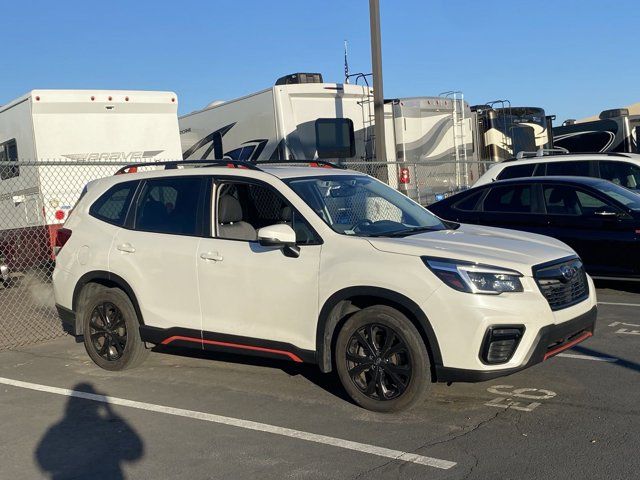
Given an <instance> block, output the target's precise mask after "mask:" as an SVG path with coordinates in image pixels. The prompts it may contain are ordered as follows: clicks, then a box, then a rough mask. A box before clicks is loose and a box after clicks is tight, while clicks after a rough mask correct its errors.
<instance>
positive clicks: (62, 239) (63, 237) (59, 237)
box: [56, 228, 72, 253]
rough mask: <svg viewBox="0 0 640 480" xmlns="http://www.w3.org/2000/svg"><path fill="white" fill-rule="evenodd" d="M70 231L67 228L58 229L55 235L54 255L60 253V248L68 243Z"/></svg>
mask: <svg viewBox="0 0 640 480" xmlns="http://www.w3.org/2000/svg"><path fill="white" fill-rule="evenodd" d="M71 233H72V232H71V230H70V229H68V228H60V229H59V230H58V231H57V233H56V253H60V250H62V247H64V246H65V244H66V243H67V242H68V241H69V239H70V238H71Z"/></svg>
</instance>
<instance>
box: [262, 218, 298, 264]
mask: <svg viewBox="0 0 640 480" xmlns="http://www.w3.org/2000/svg"><path fill="white" fill-rule="evenodd" d="M258 243H260V245H262V246H263V247H280V248H282V253H284V254H285V255H286V256H287V257H299V256H300V248H299V247H298V246H297V245H296V232H294V230H293V228H291V227H290V226H289V225H287V224H285V223H278V224H275V225H269V226H268V227H262V228H261V229H260V230H258Z"/></svg>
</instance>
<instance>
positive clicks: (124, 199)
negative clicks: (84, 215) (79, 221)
mask: <svg viewBox="0 0 640 480" xmlns="http://www.w3.org/2000/svg"><path fill="white" fill-rule="evenodd" d="M137 186H138V182H125V183H119V184H118V185H116V186H114V187H111V188H110V189H109V190H107V192H106V193H105V194H103V195H102V196H101V197H100V198H99V199H98V200H96V201H95V203H94V204H93V205H91V208H90V209H89V214H90V215H91V216H92V217H95V218H97V219H99V220H102V221H104V222H107V223H111V224H113V225H118V226H122V225H124V221H125V218H126V216H127V210H128V209H129V204H130V203H131V198H132V197H133V194H134V192H135V191H136V187H137Z"/></svg>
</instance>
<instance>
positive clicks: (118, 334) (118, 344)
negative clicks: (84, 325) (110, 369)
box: [89, 302, 127, 362]
mask: <svg viewBox="0 0 640 480" xmlns="http://www.w3.org/2000/svg"><path fill="white" fill-rule="evenodd" d="M89 336H90V337H91V344H92V345H93V348H94V349H95V351H96V353H97V354H98V355H99V356H100V357H102V358H104V359H105V360H107V361H109V362H111V361H115V360H118V359H120V358H121V357H122V355H123V354H124V350H125V348H126V346H127V325H126V322H125V321H124V316H123V315H122V312H121V311H120V309H119V308H118V307H116V306H115V305H114V304H113V303H111V302H103V303H100V304H98V305H96V307H95V308H94V309H93V311H92V312H91V319H90V320H89Z"/></svg>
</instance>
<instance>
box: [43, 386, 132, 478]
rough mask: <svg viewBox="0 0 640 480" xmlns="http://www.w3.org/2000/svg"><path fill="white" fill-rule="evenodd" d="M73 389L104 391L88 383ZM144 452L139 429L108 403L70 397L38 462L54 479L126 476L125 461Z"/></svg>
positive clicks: (47, 436)
mask: <svg viewBox="0 0 640 480" xmlns="http://www.w3.org/2000/svg"><path fill="white" fill-rule="evenodd" d="M73 390H76V391H81V392H85V393H89V394H94V395H100V394H99V393H98V392H96V391H95V389H94V388H93V386H92V385H91V384H88V383H80V384H78V385H76V386H75V387H74V388H73ZM143 455H144V443H143V441H142V439H141V438H140V436H139V435H138V434H137V433H136V431H135V430H134V429H133V428H132V427H131V426H130V425H129V424H128V423H127V422H126V421H125V420H124V419H123V418H122V417H119V416H118V415H117V414H116V413H115V412H114V411H113V410H112V409H111V405H109V404H108V403H103V402H99V401H94V400H90V399H86V398H78V397H70V398H69V401H68V403H67V406H66V409H65V413H64V417H63V418H62V419H61V420H60V421H59V422H58V423H56V424H55V425H53V426H52V427H50V428H49V430H47V432H46V433H45V434H44V436H43V437H42V439H41V440H40V442H39V444H38V447H37V449H36V451H35V457H36V461H37V463H38V466H39V467H40V468H41V469H42V471H43V472H45V474H47V475H48V476H49V478H51V479H52V480H62V479H71V478H78V479H79V478H95V479H98V478H104V479H113V480H120V479H124V478H125V477H124V473H123V470H122V467H123V464H124V463H125V462H135V461H137V460H139V459H141V458H142V457H143Z"/></svg>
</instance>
